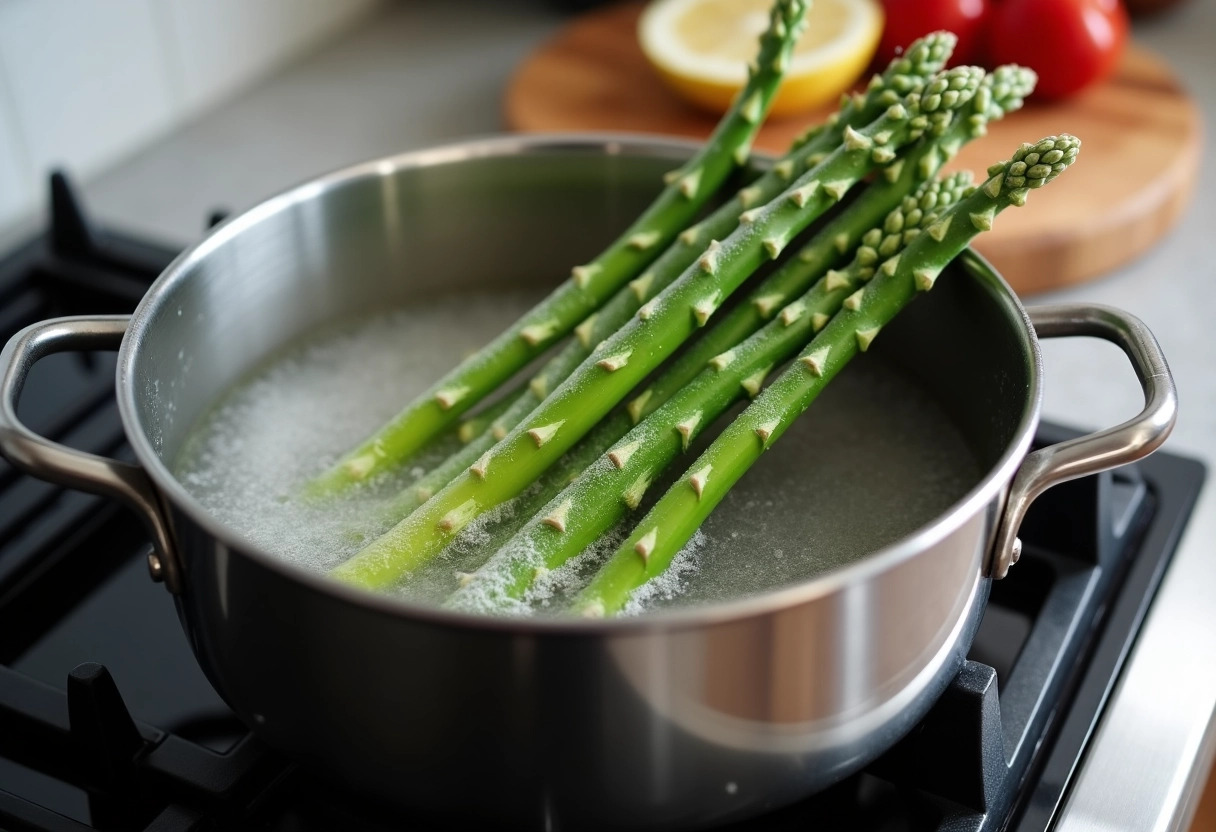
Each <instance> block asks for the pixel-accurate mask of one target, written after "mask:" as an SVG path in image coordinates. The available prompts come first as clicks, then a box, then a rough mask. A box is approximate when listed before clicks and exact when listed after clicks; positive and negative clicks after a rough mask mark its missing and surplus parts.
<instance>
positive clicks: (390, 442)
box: [306, 0, 808, 496]
mask: <svg viewBox="0 0 1216 832" xmlns="http://www.w3.org/2000/svg"><path fill="white" fill-rule="evenodd" d="M807 7H808V0H776V2H775V3H774V4H773V7H772V13H771V16H770V22H769V26H768V29H767V30H766V31H765V33H764V34H763V35H762V36H761V37H760V49H759V54H758V57H757V59H756V62H755V63H754V64H753V65H752V68H751V69H750V71H749V77H748V81H747V84H746V85H745V87H744V89H743V91H742V92H741V93H740V95H739V97H738V98H737V99H736V101H735V103H734V104H733V105H732V106H731V109H730V110H729V111H728V112H727V114H726V116H725V117H724V118H723V120H722V121H721V122H720V123H719V125H718V127H717V128H716V129H715V131H714V133H713V135H712V136H710V138H709V140H708V141H707V142H706V144H705V145H704V147H703V148H702V149H701V151H700V152H698V153H697V154H696V155H695V156H694V157H693V158H692V159H691V160H690V161H689V162H687V163H686V164H685V165H684V166H682V167H681V168H680V169H679V170H678V171H675V172H673V173H674V175H673V176H671V177H670V178H671V181H670V183H669V185H668V186H667V188H665V189H664V191H663V192H662V193H661V194H660V195H659V196H658V198H657V199H656V200H655V201H654V202H653V203H652V204H651V205H650V207H649V208H647V209H646V211H644V212H643V213H642V215H641V216H640V217H639V218H638V219H637V220H636V221H635V222H634V223H633V224H632V225H631V226H630V227H629V228H628V229H627V230H626V231H625V233H624V234H623V235H621V237H620V238H618V239H617V240H616V241H615V242H614V243H612V244H611V245H610V246H609V247H608V248H607V249H606V250H605V251H604V252H603V253H602V254H600V255H599V257H597V258H596V259H595V260H593V261H592V262H590V263H588V264H586V265H582V266H576V267H575V268H574V270H573V272H572V274H571V277H570V278H569V279H568V280H566V281H565V282H563V283H562V284H561V285H560V286H559V287H558V288H557V289H555V290H554V291H553V292H551V293H550V294H549V296H548V297H547V298H546V299H545V300H544V301H542V302H541V303H540V304H538V305H537V306H536V307H534V308H533V309H532V310H531V311H530V312H528V313H527V314H525V315H524V316H523V317H522V318H521V319H520V320H519V321H517V322H516V323H515V324H513V325H512V326H511V327H509V328H508V329H507V330H506V331H504V332H503V333H502V334H500V335H499V336H498V337H497V338H495V339H494V340H493V341H492V342H490V344H488V345H487V346H486V347H484V348H483V349H482V350H480V351H479V352H478V353H476V354H475V355H473V356H471V357H470V358H468V359H466V360H465V361H463V362H461V364H460V365H459V366H458V367H456V368H455V369H453V370H451V371H450V372H448V373H447V374H446V375H445V376H444V377H443V378H441V379H440V380H439V381H437V382H436V383H435V384H434V385H432V386H431V387H430V388H429V389H428V390H427V391H426V392H425V393H423V394H422V395H421V396H419V397H418V398H417V399H415V400H414V401H413V402H412V403H410V404H409V405H407V406H406V407H405V409H404V410H402V411H401V412H400V413H398V414H397V415H396V416H394V417H393V418H392V420H390V421H389V423H388V424H386V425H385V426H383V427H382V428H381V429H380V430H378V431H377V432H376V433H375V434H374V435H372V436H371V437H370V438H368V439H367V440H365V441H364V442H363V443H362V444H361V445H359V446H358V447H357V448H355V449H354V450H352V451H350V452H349V453H347V454H346V455H345V456H343V457H342V458H341V459H340V460H339V461H338V463H337V464H336V465H334V466H333V467H331V468H330V469H329V470H328V471H326V472H324V473H323V474H321V475H320V476H319V477H317V478H316V479H314V480H313V481H312V482H311V483H309V485H308V487H307V488H306V493H307V494H309V495H311V496H320V495H325V494H330V493H334V492H337V491H341V490H343V489H345V488H347V487H349V486H350V485H352V484H354V483H358V482H361V481H364V480H366V479H368V478H370V477H372V476H374V475H376V474H379V473H381V472H383V471H386V470H388V469H390V468H392V467H394V466H396V465H398V464H400V463H401V462H402V461H404V460H405V459H407V458H408V457H409V456H410V455H412V454H413V453H414V452H415V451H417V450H418V449H419V448H420V447H422V445H424V444H425V443H426V442H427V441H428V440H430V439H431V438H432V437H434V436H435V435H436V434H438V433H439V432H440V431H441V430H443V429H444V428H445V427H447V426H448V425H450V424H451V423H452V422H454V421H455V420H456V419H458V418H459V417H460V415H461V414H462V413H464V412H465V411H466V410H468V409H469V408H470V407H472V406H473V405H475V404H476V403H477V402H478V401H480V400H481V398H482V397H483V396H485V395H486V394H488V393H490V392H492V391H493V390H494V389H496V388H497V387H498V386H499V385H501V384H503V383H504V382H505V381H506V380H507V379H509V378H510V377H511V376H512V375H514V374H515V373H516V372H517V371H518V370H520V369H521V368H522V367H523V366H524V365H526V364H527V363H528V362H529V361H531V360H532V359H533V358H535V357H536V356H537V355H540V354H541V353H542V352H544V351H545V350H546V349H548V348H549V347H550V346H551V345H552V344H554V343H555V342H557V341H558V340H559V339H560V338H562V337H563V336H565V335H566V334H568V333H569V332H570V331H571V330H572V329H573V328H574V327H575V325H577V324H578V323H579V322H580V321H582V320H584V319H585V318H586V317H587V315H588V314H590V313H591V312H593V311H594V310H595V309H596V308H598V307H599V306H601V305H602V304H603V303H604V302H605V301H607V299H608V298H609V297H611V295H612V294H613V293H615V292H616V291H617V290H618V289H619V288H620V287H621V286H622V285H623V284H624V283H625V282H626V281H628V280H630V279H631V278H633V277H635V276H636V275H637V274H638V272H640V271H641V270H642V269H644V268H645V267H646V266H647V265H648V264H649V263H650V262H651V261H653V260H654V259H655V257H657V256H658V255H659V253H660V252H662V251H663V250H664V249H665V248H666V246H667V245H668V243H670V242H671V240H672V239H674V238H675V236H676V235H677V234H679V233H680V232H681V230H682V229H684V228H685V227H686V226H687V225H688V223H689V222H690V221H691V220H692V219H693V217H695V216H696V214H697V213H698V212H699V211H700V210H701V208H702V207H703V206H704V204H705V202H706V201H707V200H708V199H709V198H710V197H711V196H712V195H713V193H714V192H715V191H716V190H717V189H718V187H719V186H720V185H721V184H722V183H723V181H725V179H726V177H727V176H728V175H729V174H730V173H731V172H732V171H733V170H734V169H735V167H736V166H737V165H741V164H743V163H744V162H745V161H746V160H747V155H748V153H749V149H750V146H751V142H752V140H753V138H754V137H755V134H756V131H757V130H758V129H759V126H760V123H761V122H762V121H763V119H764V116H765V115H766V114H767V113H768V109H769V105H770V104H771V103H772V99H773V96H774V95H775V93H776V90H777V86H778V84H779V83H780V81H781V76H782V73H783V71H784V69H785V67H786V66H787V65H788V64H789V61H790V56H791V53H792V51H793V48H794V45H795V43H796V42H797V40H798V36H799V35H800V34H801V32H802V30H803V28H804V27H805V24H806V21H805V17H806V10H807Z"/></svg>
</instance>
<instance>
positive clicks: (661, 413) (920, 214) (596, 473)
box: [450, 174, 971, 608]
mask: <svg viewBox="0 0 1216 832" xmlns="http://www.w3.org/2000/svg"><path fill="white" fill-rule="evenodd" d="M970 184H971V177H970V174H955V175H954V176H952V177H949V178H947V179H946V180H945V181H937V180H929V181H927V182H925V183H923V184H922V185H921V186H920V187H919V188H917V189H916V191H915V192H914V193H912V194H910V195H909V194H905V196H904V197H903V201H902V203H901V204H900V205H899V206H898V207H896V208H895V209H893V210H892V211H891V212H890V213H888V214H887V216H886V217H885V219H884V220H883V221H882V222H881V223H879V224H878V225H877V226H876V227H874V228H871V229H870V230H869V231H867V232H866V233H865V235H864V236H863V238H862V243H863V245H862V247H861V248H860V249H859V251H858V253H857V255H856V256H855V257H854V258H853V260H852V262H851V263H849V265H848V266H846V267H845V268H843V269H840V270H834V271H831V272H829V273H828V275H827V277H825V278H824V279H823V280H820V281H819V282H818V283H816V284H815V285H814V286H813V287H812V288H811V289H809V290H808V291H807V292H806V293H805V294H803V295H802V296H801V297H796V298H795V299H793V300H792V301H791V302H789V303H788V304H786V305H785V306H784V308H782V309H781V310H780V311H779V313H778V314H777V315H776V316H775V317H774V318H773V320H771V321H770V322H769V323H768V324H767V325H766V326H764V327H763V328H762V329H760V330H759V331H758V332H756V333H755V334H754V335H752V336H751V337H750V338H747V339H746V340H744V341H743V342H742V343H738V344H736V345H734V346H732V347H731V348H730V349H729V350H728V351H726V352H723V353H722V354H721V355H719V356H717V357H716V358H714V359H713V360H711V361H710V362H709V365H708V366H706V367H704V368H703V369H702V371H701V373H700V374H699V375H697V376H696V378H694V379H693V380H692V381H691V382H690V383H689V384H688V385H687V386H685V387H683V388H682V389H680V390H679V391H678V392H677V393H676V394H675V395H674V396H673V397H672V398H671V400H670V401H668V402H667V403H666V404H665V405H664V406H663V407H661V408H659V409H658V410H656V411H655V412H654V413H652V414H651V415H650V416H648V417H647V418H646V419H645V420H643V421H642V422H641V424H639V425H637V426H636V427H634V428H633V429H632V430H631V431H629V433H628V434H627V435H626V436H625V437H624V438H622V439H621V440H620V441H619V442H618V443H617V444H616V445H615V447H613V448H612V449H611V450H610V451H609V452H608V453H607V454H606V455H605V456H603V457H601V458H600V459H598V460H596V461H595V462H594V463H593V464H592V465H591V466H590V467H589V468H587V470H586V471H585V472H584V473H583V474H582V475H581V476H580V477H579V478H578V479H577V480H575V481H574V482H573V483H571V484H570V485H569V486H568V487H567V488H566V489H565V490H563V491H562V492H561V493H560V494H558V495H557V496H556V497H554V498H553V499H552V500H551V501H550V502H549V503H548V505H546V506H545V507H544V508H543V509H541V510H540V511H539V512H538V513H537V514H536V515H535V516H534V517H533V518H532V519H531V520H530V521H528V523H527V524H526V525H525V526H524V527H523V529H522V530H521V531H520V532H519V533H518V534H517V535H516V536H515V537H514V538H512V539H511V540H510V541H509V542H508V543H507V544H505V546H504V548H503V549H502V550H501V551H499V552H498V553H497V554H496V555H495V556H494V557H493V558H491V560H490V561H489V562H488V563H487V564H486V565H485V566H484V567H483V568H482V569H481V570H479V571H478V572H477V573H476V574H475V575H474V576H472V578H471V579H470V580H469V581H468V582H467V583H466V586H465V588H463V589H461V590H459V591H458V592H456V593H455V595H453V596H452V598H451V599H450V604H451V605H453V606H458V607H459V606H471V607H474V608H485V607H487V606H491V605H499V604H501V603H502V602H505V601H506V599H508V598H513V599H518V598H521V597H522V596H523V594H524V592H525V590H526V589H527V588H528V587H529V586H530V585H531V583H532V580H533V578H534V577H535V575H536V574H537V570H538V569H540V570H548V569H554V568H556V567H558V566H560V565H562V564H563V563H565V562H566V561H567V560H568V559H569V558H571V557H573V556H574V555H577V554H578V553H579V552H581V551H583V549H585V548H586V547H587V546H589V545H590V544H591V543H592V542H594V541H595V540H597V539H598V538H599V537H600V536H601V535H602V534H604V533H605V532H607V531H608V530H609V529H611V528H612V527H613V526H614V525H616V523H617V522H619V521H620V520H621V519H622V518H623V517H624V516H625V515H626V513H627V511H628V510H629V509H634V508H636V507H637V505H638V503H639V502H640V500H641V499H642V495H643V493H644V492H645V491H646V488H647V487H648V486H649V485H650V483H651V482H653V481H654V480H655V479H657V478H658V476H659V475H660V472H662V471H663V469H664V468H666V467H667V465H668V464H669V463H670V462H671V461H672V460H673V459H674V458H675V457H676V456H677V455H678V454H679V453H680V451H681V450H686V449H687V448H688V444H689V442H690V441H691V440H692V439H693V437H694V436H695V435H696V434H698V433H700V432H701V431H702V430H704V429H705V428H706V427H708V426H709V425H710V424H711V423H712V422H713V421H714V420H715V419H717V418H718V417H719V416H720V415H721V414H722V413H723V412H725V411H726V409H727V408H728V407H730V405H731V404H733V403H734V402H735V401H736V400H737V399H738V398H739V397H740V396H741V395H743V393H745V392H747V393H750V394H753V395H754V394H755V393H756V392H758V390H759V386H760V384H761V381H762V379H763V378H764V377H765V376H766V375H768V373H769V372H770V371H771V370H772V369H773V367H775V366H776V365H778V364H780V363H781V362H783V361H785V360H786V359H788V358H790V356H792V355H793V354H794V353H795V352H796V351H797V350H799V349H800V348H801V347H802V346H803V345H804V344H806V342H807V341H808V340H810V338H811V337H812V336H813V334H814V333H815V332H817V331H819V330H820V329H821V328H822V327H823V326H824V324H826V323H827V320H828V318H829V317H830V316H831V315H833V314H834V313H835V312H836V311H837V310H838V309H839V308H840V306H841V304H842V303H845V302H846V298H848V297H850V296H851V295H852V293H853V292H854V291H856V290H857V289H858V288H859V287H860V286H861V285H862V284H864V283H865V282H866V281H867V280H869V279H870V278H871V277H873V275H874V271H875V263H876V262H877V260H878V258H879V257H880V256H886V257H890V256H894V255H895V254H896V253H898V251H899V250H901V249H902V248H903V246H904V245H906V244H907V243H908V242H909V241H910V240H912V239H913V238H914V237H915V236H916V234H918V233H919V231H920V230H921V229H923V228H927V227H928V226H929V225H931V224H932V223H933V222H934V221H935V220H936V218H937V216H938V214H939V213H941V212H942V211H943V210H945V208H947V207H948V206H950V205H951V204H953V203H954V202H955V201H957V200H958V199H959V198H960V197H961V196H962V195H963V192H964V191H965V190H967V189H968V188H969V186H970ZM580 444H581V443H580ZM502 606H504V607H505V606H509V605H508V604H502Z"/></svg>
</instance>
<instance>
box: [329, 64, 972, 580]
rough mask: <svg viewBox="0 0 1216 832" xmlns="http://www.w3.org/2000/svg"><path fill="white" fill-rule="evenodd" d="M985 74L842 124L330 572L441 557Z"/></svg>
mask: <svg viewBox="0 0 1216 832" xmlns="http://www.w3.org/2000/svg"><path fill="white" fill-rule="evenodd" d="M982 77H983V71H982V70H980V69H977V68H975V67H957V68H955V69H951V70H947V71H945V72H943V73H941V74H939V75H938V76H936V77H935V78H934V79H933V80H932V81H930V83H929V84H928V85H927V86H926V87H925V90H924V92H923V93H922V94H921V95H919V96H916V95H910V96H909V97H908V100H907V103H906V104H895V105H892V106H891V107H890V108H889V109H888V110H887V112H885V113H884V114H883V115H882V116H880V117H879V118H877V119H875V121H873V122H872V123H871V124H869V125H867V126H866V127H864V128H863V129H862V130H860V131H858V130H853V129H851V128H849V129H846V130H845V142H844V144H843V145H842V146H841V147H839V148H837V149H836V150H835V151H833V152H832V153H831V154H830V155H829V156H828V157H827V158H826V159H825V160H824V161H823V162H821V163H820V164H818V165H816V166H815V167H813V168H811V169H810V170H809V171H807V172H806V173H805V174H803V175H802V176H801V177H800V178H799V179H797V180H796V181H795V182H794V183H793V184H792V185H791V186H790V187H789V189H788V190H786V191H785V192H784V193H782V194H781V195H780V196H778V197H777V198H776V199H774V200H772V201H771V202H770V203H768V204H767V205H765V206H763V207H759V208H755V209H751V210H749V211H748V212H747V213H746V215H744V216H741V217H740V221H741V224H740V225H739V227H738V228H737V229H736V230H735V231H734V232H733V233H732V234H730V235H729V236H728V237H727V238H726V239H725V240H724V241H722V242H721V243H718V242H711V243H710V245H709V247H708V248H707V249H706V250H705V253H704V254H703V255H702V257H701V259H700V260H698V261H697V262H696V263H695V264H694V265H693V266H690V267H689V268H688V269H687V270H686V271H685V272H684V274H682V275H681V276H680V277H679V278H678V279H677V280H676V281H675V282H674V283H672V284H671V285H670V286H669V287H667V289H665V290H664V291H663V292H662V293H661V294H660V295H658V296H657V297H655V298H653V299H651V300H650V301H649V302H647V303H646V304H645V305H644V306H642V307H641V308H640V309H639V310H638V314H637V317H635V318H634V319H633V320H631V321H630V322H629V323H628V324H626V325H625V326H624V327H622V328H621V329H620V330H618V331H617V333H616V334H615V335H613V336H612V337H611V338H609V339H607V340H606V341H604V342H603V343H601V344H600V345H599V346H598V347H597V348H596V350H595V351H594V352H593V353H592V355H591V356H590V357H588V358H587V360H586V361H584V362H583V364H582V365H580V366H579V368H578V370H577V371H575V372H574V373H573V374H571V375H570V377H569V378H567V379H566V381H564V382H563V383H562V384H561V386H559V387H558V389H557V390H555V391H553V393H552V394H550V396H549V397H548V398H547V399H546V400H545V401H544V403H542V404H541V405H540V406H539V407H537V408H536V410H534V411H533V412H532V414H531V415H530V416H529V417H528V418H527V419H526V420H525V421H524V422H523V423H521V424H520V425H519V426H517V427H516V428H514V429H513V430H512V431H511V433H509V434H508V435H507V436H506V437H505V438H504V439H503V440H502V441H501V442H499V443H498V444H497V445H496V446H494V448H493V449H491V450H490V451H489V452H487V453H486V455H485V456H483V457H482V458H481V459H479V460H478V461H477V462H476V463H475V464H474V465H473V466H471V467H470V468H469V470H468V471H467V472H466V473H464V474H462V475H460V476H459V477H458V478H457V479H455V480H453V481H452V482H451V483H450V484H449V485H448V486H446V487H445V488H444V489H443V490H442V491H441V492H439V493H438V494H436V495H435V496H434V497H432V498H431V499H430V500H429V501H427V503H426V504H424V505H423V506H421V507H420V508H419V509H418V510H417V511H415V512H414V513H413V514H411V515H410V516H409V517H407V518H406V519H405V520H403V521H402V522H401V523H398V524H397V525H396V526H394V527H393V528H392V529H390V530H389V531H388V532H386V533H385V534H384V535H382V536H381V537H379V538H378V539H377V540H375V541H373V542H372V543H371V544H370V545H369V546H367V547H366V548H364V549H363V550H362V551H361V552H359V553H358V554H356V555H355V556H354V557H353V558H351V559H350V560H348V561H346V562H345V563H343V564H341V565H340V566H338V567H337V568H336V569H334V570H333V573H332V574H333V575H334V576H335V577H338V578H339V579H341V580H345V581H347V582H349V583H352V584H356V585H360V586H364V587H368V588H376V587H383V586H387V585H389V584H391V583H393V582H394V581H396V580H398V579H399V578H400V577H401V576H402V575H404V574H406V573H407V572H409V571H410V569H412V568H414V567H415V566H417V565H418V564H419V563H421V562H424V561H426V560H428V559H430V558H431V557H433V556H434V555H435V553H437V552H438V551H439V550H440V549H442V548H443V547H444V546H445V545H446V544H447V543H448V542H450V540H451V539H452V537H453V535H455V534H456V533H457V532H459V531H460V529H461V528H463V527H464V526H465V525H466V524H468V523H469V521H471V520H472V519H473V518H475V517H477V516H478V515H479V514H481V513H482V512H484V511H487V510H489V509H490V508H492V507H494V506H496V505H499V504H500V503H502V502H505V501H506V500H509V499H510V498H511V497H513V496H515V495H516V494H518V493H519V492H520V491H522V490H523V489H524V488H526V487H527V486H528V485H529V484H531V483H532V482H533V480H535V478H536V477H537V475H539V474H540V473H541V472H542V471H544V470H545V468H547V467H548V466H549V465H550V464H552V463H553V462H554V461H555V460H556V459H557V458H558V457H559V456H561V454H562V453H563V452H565V450H566V449H567V448H569V447H570V446H571V445H573V444H574V443H575V442H576V441H577V440H578V439H579V438H581V437H582V436H583V435H584V434H585V433H586V432H587V431H588V430H589V429H590V428H591V426H593V425H594V424H595V423H596V422H598V421H599V420H600V419H601V418H603V416H604V415H605V414H606V413H607V412H608V410H610V409H611V408H612V407H613V406H614V405H615V404H616V403H617V402H619V401H620V400H621V398H623V397H624V396H625V394H626V393H628V392H629V390H630V389H632V388H633V386H634V385H635V384H637V382H638V381H640V380H641V379H642V378H643V377H645V376H646V375H647V374H648V373H649V372H650V371H651V370H653V369H654V368H655V367H656V366H658V365H659V364H660V363H662V362H663V360H664V359H665V358H666V357H667V356H668V355H669V354H670V353H671V352H672V351H673V350H675V348H676V347H678V346H679V345H680V344H681V343H683V342H684V341H685V340H686V339H687V338H688V337H689V336H690V335H691V334H692V333H693V332H694V331H695V330H696V329H697V328H698V327H700V326H704V325H705V323H707V322H708V320H709V318H710V316H711V315H712V314H713V313H714V311H715V310H716V309H717V308H718V306H719V305H721V303H722V301H723V300H725V298H726V297H728V296H729V295H730V293H731V292H733V291H734V290H735V289H736V288H738V286H739V285H740V284H741V283H742V282H743V281H744V280H745V279H746V278H747V277H748V276H749V275H750V274H751V273H752V272H753V271H754V270H755V269H756V268H757V267H758V266H759V265H760V263H761V262H763V261H764V260H766V259H770V258H776V257H777V256H778V255H779V254H780V253H781V250H782V249H783V248H784V247H785V246H786V245H787V244H788V242H789V241H790V240H791V239H792V238H793V237H794V236H795V235H797V234H798V233H799V232H800V231H802V230H803V229H804V228H806V227H807V226H808V225H809V224H810V223H811V222H813V221H814V220H815V219H816V218H818V217H819V216H820V215H822V214H823V212H824V211H826V210H827V209H828V208H829V207H831V206H832V205H834V204H835V203H836V202H838V201H839V200H840V199H842V198H843V197H844V195H845V194H846V193H847V192H848V189H849V188H850V187H852V185H854V184H855V183H856V182H857V181H858V180H859V179H861V178H862V177H863V176H865V175H866V174H867V173H869V172H870V171H871V170H873V169H874V167H875V166H876V165H877V164H878V162H877V161H875V156H878V157H879V158H880V159H881V158H883V157H884V155H885V151H886V150H888V149H892V150H898V149H899V148H900V147H902V146H904V145H906V144H908V143H910V142H911V141H913V140H914V139H916V138H919V137H920V135H922V134H923V133H924V132H925V130H926V129H928V128H930V127H931V126H932V125H934V124H945V123H948V122H949V120H950V119H951V116H952V113H953V111H955V110H957V109H958V108H960V107H962V106H964V105H965V104H966V103H967V102H968V101H970V99H971V97H972V96H974V94H975V92H976V89H977V88H978V86H979V83H980V80H981V79H982Z"/></svg>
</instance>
